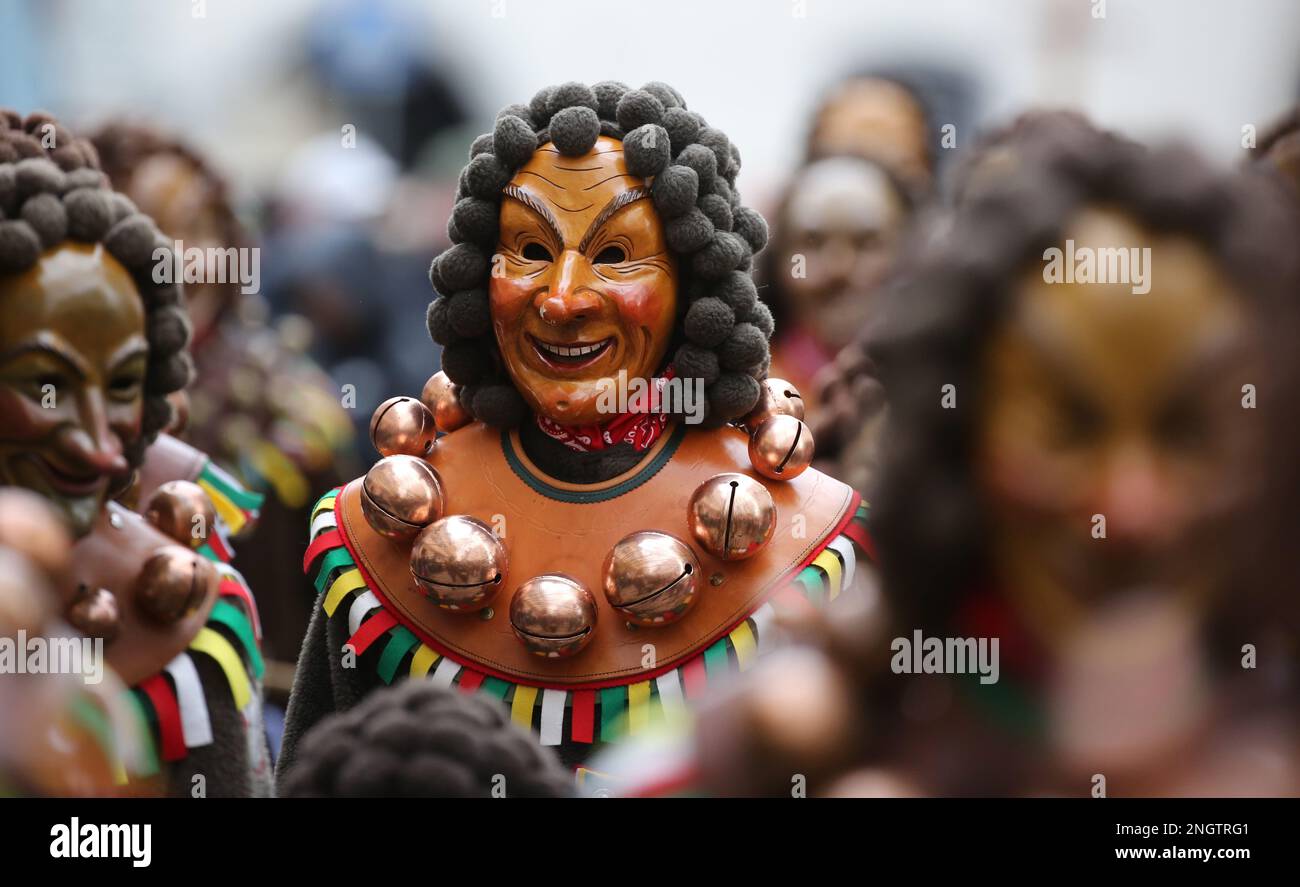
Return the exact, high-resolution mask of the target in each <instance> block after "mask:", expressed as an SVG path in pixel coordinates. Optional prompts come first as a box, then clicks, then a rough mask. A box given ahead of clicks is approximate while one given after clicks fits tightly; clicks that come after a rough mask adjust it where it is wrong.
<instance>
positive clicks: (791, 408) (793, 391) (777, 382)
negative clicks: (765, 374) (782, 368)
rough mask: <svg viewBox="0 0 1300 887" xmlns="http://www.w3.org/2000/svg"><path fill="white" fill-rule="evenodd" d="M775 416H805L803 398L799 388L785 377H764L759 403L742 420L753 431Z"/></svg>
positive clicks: (801, 418) (748, 429)
mask: <svg viewBox="0 0 1300 887" xmlns="http://www.w3.org/2000/svg"><path fill="white" fill-rule="evenodd" d="M773 416H794V417H795V418H796V419H799V420H800V421H802V420H803V418H804V408H803V398H802V397H801V396H800V395H799V389H798V388H795V387H794V386H793V385H791V384H790V383H789V382H787V381H786V380H785V379H764V380H763V383H762V384H761V385H759V386H758V403H757V404H755V405H754V408H753V409H752V410H750V411H749V413H747V414H746V415H745V418H743V419H741V420H740V424H741V425H742V426H744V428H745V430H746V431H749V432H753V431H754V429H756V428H757V427H758V426H760V425H762V424H763V423H764V422H766V421H767V420H768V419H770V418H772V417H773Z"/></svg>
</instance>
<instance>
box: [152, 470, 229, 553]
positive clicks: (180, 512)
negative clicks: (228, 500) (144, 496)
mask: <svg viewBox="0 0 1300 887" xmlns="http://www.w3.org/2000/svg"><path fill="white" fill-rule="evenodd" d="M144 517H145V520H147V521H149V523H151V524H153V525H154V526H155V527H157V528H158V531H159V532H161V533H162V534H163V535H164V536H167V537H168V538H170V539H172V540H173V541H176V542H179V543H180V544H181V545H185V546H188V547H189V548H201V547H202V546H203V543H205V542H207V541H208V537H209V536H210V535H212V528H213V526H214V525H215V523H216V520H217V509H216V508H215V507H214V506H213V504H212V500H211V499H209V498H208V494H207V493H205V492H203V488H202V487H200V486H199V485H198V484H196V483H191V482H190V481H187V480H169V481H167V483H165V484H163V485H162V486H160V487H159V488H158V489H157V490H155V491H154V494H153V495H152V496H150V497H149V501H148V502H147V503H146V504H145V507H144Z"/></svg>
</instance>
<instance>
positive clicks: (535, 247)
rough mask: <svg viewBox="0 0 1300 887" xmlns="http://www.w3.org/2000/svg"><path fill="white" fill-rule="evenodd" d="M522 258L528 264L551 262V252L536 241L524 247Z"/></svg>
mask: <svg viewBox="0 0 1300 887" xmlns="http://www.w3.org/2000/svg"><path fill="white" fill-rule="evenodd" d="M523 256H524V258H525V259H527V260H528V261H530V262H549V261H551V251H550V250H548V249H547V248H546V247H544V246H542V245H541V244H540V243H537V242H536V241H534V242H533V243H530V244H528V245H527V246H526V247H524V252H523Z"/></svg>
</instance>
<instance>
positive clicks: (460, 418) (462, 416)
mask: <svg viewBox="0 0 1300 887" xmlns="http://www.w3.org/2000/svg"><path fill="white" fill-rule="evenodd" d="M420 400H421V401H422V402H423V403H424V405H425V406H426V407H428V409H429V412H431V413H433V421H434V422H435V423H436V424H437V426H438V430H439V431H442V432H450V431H455V430H456V429H457V428H461V427H463V426H465V425H468V424H469V423H470V419H471V418H472V417H471V416H470V414H469V411H468V410H466V409H465V407H463V406H461V403H460V399H459V398H458V397H457V396H456V385H455V383H453V382H452V381H451V379H448V378H447V374H446V373H444V372H437V373H434V374H433V375H432V376H430V377H429V381H427V382H425V383H424V390H423V391H421V392H420Z"/></svg>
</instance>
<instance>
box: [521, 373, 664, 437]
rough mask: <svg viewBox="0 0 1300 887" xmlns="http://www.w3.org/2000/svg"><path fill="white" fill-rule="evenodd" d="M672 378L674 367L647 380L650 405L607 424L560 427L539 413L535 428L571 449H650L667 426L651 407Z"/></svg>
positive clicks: (662, 414) (621, 414) (622, 414)
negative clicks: (651, 388) (650, 389)
mask: <svg viewBox="0 0 1300 887" xmlns="http://www.w3.org/2000/svg"><path fill="white" fill-rule="evenodd" d="M671 378H673V368H672V367H668V368H667V369H666V370H664V374H663V375H662V376H656V377H654V378H653V379H651V380H650V383H651V385H653V386H654V395H653V396H652V397H650V398H648V400H650V403H646V404H637V406H638V407H639V409H636V410H628V411H627V412H626V413H620V414H619V415H617V416H615V417H614V418H613V419H610V420H609V421H608V422H593V423H591V424H588V425H561V424H560V423H559V422H556V421H554V420H552V419H548V418H547V417H545V416H543V415H541V414H538V416H537V427H538V428H540V429H542V431H543V432H545V434H546V435H547V436H548V437H551V438H553V439H555V440H558V441H559V442H560V443H562V444H564V445H565V446H566V447H568V448H569V449H571V450H577V451H578V452H579V453H590V452H592V451H594V450H603V449H606V448H607V447H613V446H617V445H619V444H624V443H630V444H631V445H632V446H633V447H634V448H635V449H637V450H645V449H649V448H650V446H651V445H653V444H654V442H655V441H656V440H658V439H659V435H661V434H663V431H664V427H665V426H666V425H667V424H668V414H667V413H657V412H651V411H650V409H651V406H652V405H653V404H655V403H659V402H662V401H660V397H659V396H660V395H661V394H662V393H663V388H664V383H665V382H667V381H668V380H669V379H671Z"/></svg>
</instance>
